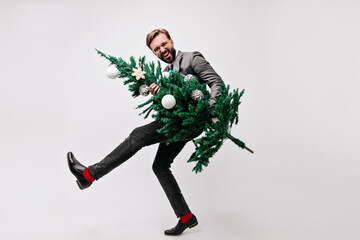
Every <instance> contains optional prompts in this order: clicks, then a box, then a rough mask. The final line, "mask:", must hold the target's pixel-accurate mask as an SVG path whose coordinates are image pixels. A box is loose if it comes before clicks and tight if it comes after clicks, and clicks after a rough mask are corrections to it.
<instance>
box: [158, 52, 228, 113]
mask: <svg viewBox="0 0 360 240" xmlns="http://www.w3.org/2000/svg"><path fill="white" fill-rule="evenodd" d="M172 64H173V71H177V72H178V73H180V75H181V76H182V77H185V76H186V75H187V74H192V75H193V76H194V77H195V78H196V79H197V80H198V81H199V82H200V83H206V84H207V85H208V86H209V87H210V89H211V97H210V100H209V104H210V107H209V110H210V112H212V111H213V110H214V107H215V101H216V97H218V96H219V95H220V90H221V85H223V84H224V82H223V80H222V79H221V77H220V76H219V75H218V74H217V73H216V72H215V70H214V69H213V68H212V67H211V66H210V64H209V63H208V62H207V61H206V60H205V58H204V56H203V55H202V54H201V53H199V52H181V51H179V50H178V51H177V54H176V57H175V59H174V61H173V63H172ZM164 71H165V72H168V71H169V66H167V67H166V68H165V69H164Z"/></svg>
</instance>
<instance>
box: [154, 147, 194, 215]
mask: <svg viewBox="0 0 360 240" xmlns="http://www.w3.org/2000/svg"><path fill="white" fill-rule="evenodd" d="M186 143H187V141H180V142H174V143H171V144H169V145H167V144H166V143H160V144H159V148H158V151H157V154H156V157H155V160H154V163H153V171H154V173H155V175H156V176H157V178H158V180H159V182H160V184H161V186H162V188H163V189H164V191H165V194H166V196H167V197H168V199H169V201H170V204H171V206H172V208H173V209H174V211H175V214H176V216H177V217H181V216H183V215H185V214H187V213H189V212H190V209H189V207H188V205H187V203H186V202H185V199H184V197H183V195H182V193H181V190H180V187H179V185H178V184H177V182H176V180H175V177H174V176H173V174H172V172H171V170H170V166H171V164H172V162H173V161H174V158H175V157H176V156H177V155H178V154H179V152H180V151H181V150H182V149H183V148H184V146H185V144H186Z"/></svg>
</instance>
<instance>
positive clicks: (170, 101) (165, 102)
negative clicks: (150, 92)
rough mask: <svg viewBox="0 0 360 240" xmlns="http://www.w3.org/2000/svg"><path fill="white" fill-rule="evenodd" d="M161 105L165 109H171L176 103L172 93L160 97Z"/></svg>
mask: <svg viewBox="0 0 360 240" xmlns="http://www.w3.org/2000/svg"><path fill="white" fill-rule="evenodd" d="M161 105H162V106H163V107H164V108H166V109H172V108H173V107H174V106H175V105H176V100H175V98H174V96H173V95H171V94H167V95H165V96H164V97H163V98H162V99H161Z"/></svg>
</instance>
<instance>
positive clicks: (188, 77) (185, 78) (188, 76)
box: [184, 74, 194, 81]
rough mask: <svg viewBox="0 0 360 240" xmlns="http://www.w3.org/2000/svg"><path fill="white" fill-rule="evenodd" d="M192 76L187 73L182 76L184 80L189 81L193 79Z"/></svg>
mask: <svg viewBox="0 0 360 240" xmlns="http://www.w3.org/2000/svg"><path fill="white" fill-rule="evenodd" d="M193 78H194V76H193V75H192V74H187V75H186V76H185V77H184V81H190V80H191V79H193Z"/></svg>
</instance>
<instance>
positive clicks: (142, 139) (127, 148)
mask: <svg viewBox="0 0 360 240" xmlns="http://www.w3.org/2000/svg"><path fill="white" fill-rule="evenodd" d="M158 128H159V125H158V122H156V121H154V122H151V123H149V124H147V125H144V126H141V127H138V128H135V129H134V130H133V131H132V132H131V133H130V135H129V136H128V137H127V138H126V139H125V140H124V141H123V142H122V143H121V144H120V145H119V146H118V147H116V148H115V149H114V150H113V151H112V152H111V153H110V154H109V155H107V156H106V157H105V158H104V159H103V160H101V161H100V162H99V163H96V164H94V165H91V166H89V172H90V174H91V176H92V177H93V178H95V179H96V180H98V179H99V178H101V177H102V176H104V175H105V174H107V173H109V172H110V171H111V170H113V169H114V168H116V167H118V166H119V165H121V164H122V163H124V162H125V161H126V160H128V159H129V158H130V157H131V156H133V155H134V154H135V153H136V152H137V151H139V150H140V149H141V148H142V147H145V146H148V145H151V144H155V143H159V142H164V141H166V140H167V138H166V136H165V135H163V134H159V133H158V132H157V130H158Z"/></svg>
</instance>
